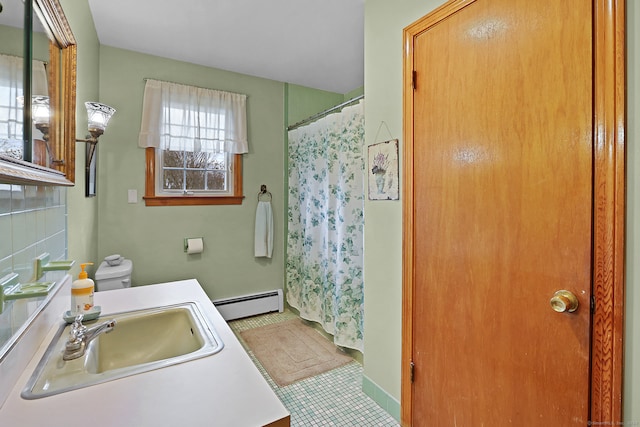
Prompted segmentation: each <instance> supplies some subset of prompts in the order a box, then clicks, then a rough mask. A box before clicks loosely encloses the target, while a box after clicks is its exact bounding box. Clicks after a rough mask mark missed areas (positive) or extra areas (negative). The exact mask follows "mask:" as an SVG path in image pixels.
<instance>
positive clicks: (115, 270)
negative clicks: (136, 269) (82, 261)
mask: <svg viewBox="0 0 640 427" xmlns="http://www.w3.org/2000/svg"><path fill="white" fill-rule="evenodd" d="M132 270H133V263H132V262H131V260H130V259H125V260H122V262H121V263H120V264H118V265H114V266H110V265H109V264H107V262H106V261H102V263H100V267H98V270H96V280H105V279H113V278H115V277H125V276H129V275H130V274H131V271H132Z"/></svg>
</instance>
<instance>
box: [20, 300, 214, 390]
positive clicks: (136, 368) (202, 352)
mask: <svg viewBox="0 0 640 427" xmlns="http://www.w3.org/2000/svg"><path fill="white" fill-rule="evenodd" d="M172 309H187V310H188V311H189V313H190V314H191V315H192V316H193V317H194V319H195V320H196V322H195V323H196V324H197V326H198V329H199V330H200V332H201V335H202V338H203V339H204V341H205V342H204V344H203V346H202V347H201V348H199V349H197V350H195V351H193V352H190V353H186V354H183V355H179V356H175V357H171V358H167V359H162V360H157V361H152V362H146V363H141V364H138V365H133V366H129V367H122V368H117V369H112V370H109V371H105V372H100V373H91V372H89V371H88V370H87V369H86V367H85V368H84V371H83V372H81V373H78V374H77V376H79V377H82V378H84V380H83V381H80V382H76V383H73V384H70V385H68V386H64V387H57V388H56V387H54V388H53V389H52V390H47V389H43V390H39V391H35V390H34V388H35V387H36V385H37V383H38V381H39V380H40V377H41V375H42V374H43V373H44V372H45V370H46V368H47V367H48V366H49V364H50V363H53V362H55V353H56V352H57V351H59V349H60V343H61V342H62V341H65V340H66V335H65V336H63V334H64V332H65V331H66V330H67V329H68V327H69V325H68V324H67V323H66V322H65V323H64V324H62V325H61V326H60V328H59V330H58V331H57V332H56V334H55V335H54V337H53V338H52V339H51V341H50V343H49V345H48V347H47V350H46V351H45V353H44V354H43V355H42V358H41V359H40V361H39V362H38V365H37V366H36V368H35V370H34V371H33V373H32V374H31V376H30V377H29V380H28V381H27V384H26V385H25V387H24V389H23V390H22V393H21V394H20V396H21V397H22V398H23V399H26V400H33V399H40V398H43V397H48V396H53V395H56V394H61V393H66V392H68V391H72V390H77V389H82V388H85V387H90V386H93V385H97V384H102V383H106V382H109V381H113V380H116V379H120V378H125V377H129V376H132V375H137V374H141V373H145V372H149V371H152V370H156V369H161V368H165V367H169V366H173V365H178V364H182V363H186V362H189V361H192V360H196V359H200V358H203V357H207V356H211V355H214V354H216V353H218V352H220V351H221V350H222V349H223V348H224V343H223V341H222V340H221V339H220V337H219V335H218V333H217V331H216V329H215V328H214V326H213V324H212V323H211V321H210V320H209V319H208V318H207V316H205V315H204V314H203V312H202V309H201V307H200V304H199V303H198V302H195V301H188V302H181V303H177V304H171V305H164V306H158V307H151V308H143V309H136V310H128V311H122V312H117V313H110V314H103V315H102V316H100V317H99V318H98V319H97V320H96V322H100V321H104V320H107V319H112V318H116V319H118V318H123V317H138V316H141V317H144V316H145V315H148V314H154V313H162V312H165V311H168V310H172ZM89 326H91V325H89ZM116 328H117V326H116ZM60 357H61V356H60ZM86 357H87V353H85V355H84V356H82V357H81V358H79V359H76V360H73V361H70V362H76V363H81V364H83V365H84V364H85V358H86ZM68 376H69V377H70V378H73V376H74V374H73V373H71V374H69V375H68Z"/></svg>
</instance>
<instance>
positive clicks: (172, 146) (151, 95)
mask: <svg viewBox="0 0 640 427" xmlns="http://www.w3.org/2000/svg"><path fill="white" fill-rule="evenodd" d="M139 145H140V146H141V147H145V148H146V150H147V153H146V163H147V164H146V183H145V197H144V200H145V203H146V205H147V206H168V205H206V204H240V203H242V199H243V195H242V153H246V152H247V151H248V147H247V146H248V144H247V141H246V96H245V95H239V94H234V93H229V92H222V91H216V90H211V89H202V88H197V87H193V86H186V85H179V84H176V83H168V82H159V81H156V80H147V84H146V86H145V95H144V106H143V120H142V126H141V130H140V137H139Z"/></svg>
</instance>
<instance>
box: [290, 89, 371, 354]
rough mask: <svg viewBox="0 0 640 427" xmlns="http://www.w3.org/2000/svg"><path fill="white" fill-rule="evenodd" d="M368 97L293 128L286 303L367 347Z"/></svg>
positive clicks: (337, 338) (346, 343)
mask: <svg viewBox="0 0 640 427" xmlns="http://www.w3.org/2000/svg"><path fill="white" fill-rule="evenodd" d="M363 141H364V102H363V101H360V103H359V104H357V105H354V106H351V107H347V108H344V109H343V110H342V111H341V112H340V113H336V114H331V115H329V116H327V117H324V118H322V119H320V120H318V121H316V122H315V123H312V124H310V125H307V126H305V127H302V128H298V129H295V130H292V131H290V132H289V212H288V213H289V215H288V217H289V220H288V229H289V231H288V238H287V267H286V274H287V293H286V294H287V302H288V303H289V304H290V305H291V306H293V307H295V308H296V309H298V310H299V311H300V315H301V317H303V318H305V319H308V320H313V321H316V322H318V323H320V324H321V325H322V327H323V328H324V329H325V330H326V331H327V332H329V333H331V334H333V336H334V342H335V343H336V344H337V345H340V346H343V347H349V348H354V349H357V350H360V351H362V350H363V329H364V328H363V325H364V292H363V286H364V282H363V272H362V264H363V246H364V237H363V228H364V158H363V155H362V150H363Z"/></svg>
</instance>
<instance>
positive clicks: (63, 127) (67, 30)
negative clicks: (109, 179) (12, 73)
mask: <svg viewBox="0 0 640 427" xmlns="http://www.w3.org/2000/svg"><path fill="white" fill-rule="evenodd" d="M33 10H34V12H35V13H36V15H37V16H38V18H40V21H41V22H42V25H43V26H44V28H45V30H46V31H47V35H48V36H49V40H50V41H49V66H48V79H49V105H50V108H51V119H50V124H49V144H50V147H51V150H52V154H53V156H54V158H56V159H62V163H61V164H60V165H56V166H55V169H49V168H46V167H43V166H38V165H36V164H33V163H29V162H25V161H22V160H16V159H12V158H8V157H5V156H0V182H2V183H10V184H25V185H64V186H72V185H74V181H75V153H76V150H75V130H76V40H75V37H74V36H73V32H72V31H71V27H70V25H69V22H68V21H67V18H66V17H65V15H64V12H63V10H62V6H61V5H60V2H59V0H33ZM25 117H30V114H29V115H25Z"/></svg>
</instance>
